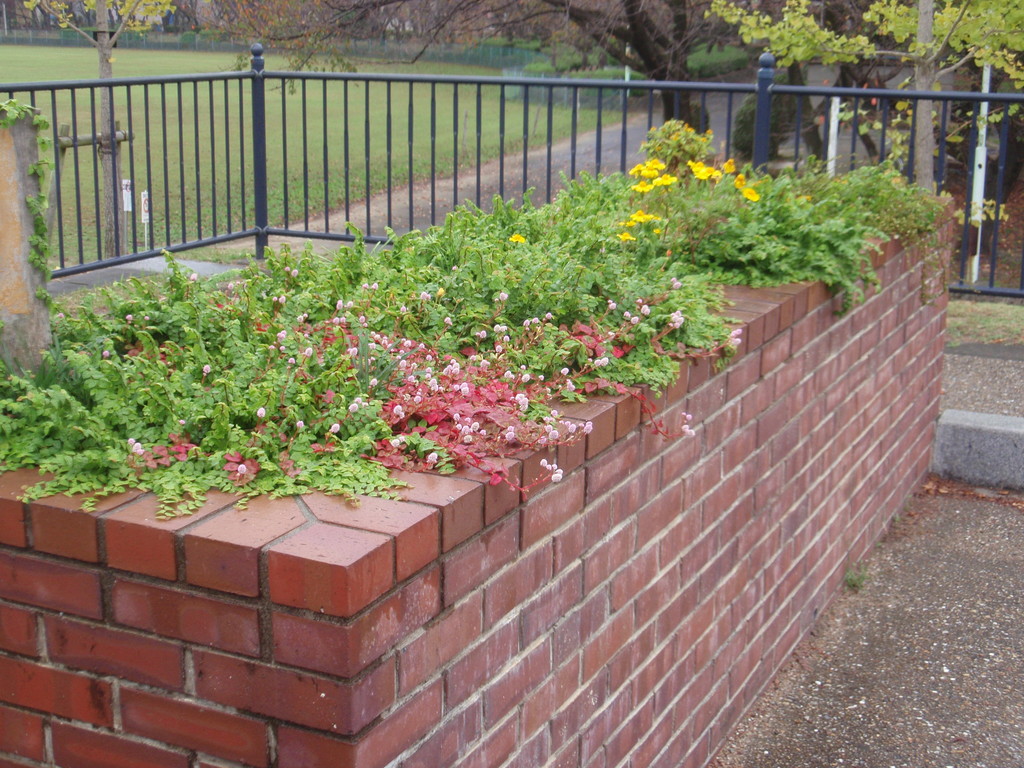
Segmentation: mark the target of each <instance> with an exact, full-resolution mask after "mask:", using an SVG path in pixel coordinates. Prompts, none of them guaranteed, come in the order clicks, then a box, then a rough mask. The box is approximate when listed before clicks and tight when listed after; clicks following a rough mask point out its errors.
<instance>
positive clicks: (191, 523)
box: [0, 130, 951, 768]
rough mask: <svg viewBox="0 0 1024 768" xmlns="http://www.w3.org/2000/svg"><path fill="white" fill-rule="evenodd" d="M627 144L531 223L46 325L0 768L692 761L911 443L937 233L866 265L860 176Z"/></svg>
mask: <svg viewBox="0 0 1024 768" xmlns="http://www.w3.org/2000/svg"><path fill="white" fill-rule="evenodd" d="M654 139H659V140H661V141H662V145H661V147H660V149H659V153H660V154H661V155H662V157H663V158H664V159H663V160H656V161H655V160H652V161H650V162H648V163H644V164H641V165H639V166H637V168H635V169H634V173H633V177H632V178H612V179H610V180H590V181H584V182H582V183H581V184H580V185H577V186H576V187H574V188H573V189H572V190H571V191H570V192H569V193H568V194H567V195H565V196H564V197H562V198H560V199H559V201H557V202H556V203H555V204H554V206H553V207H551V208H542V209H533V208H530V207H529V206H526V207H525V208H524V209H522V210H517V209H512V208H509V207H505V206H501V205H499V206H498V210H497V212H496V213H495V214H493V217H490V218H486V224H485V223H484V218H483V217H481V216H480V215H479V214H477V213H475V212H473V211H463V212H461V213H459V214H456V215H454V216H453V217H452V218H450V219H449V221H448V223H447V225H446V227H445V228H443V229H441V230H436V231H432V232H429V233H425V234H422V235H420V234H414V235H411V236H408V237H406V238H401V239H399V240H398V241H397V242H396V243H395V247H394V248H393V249H392V250H388V251H378V252H374V253H367V252H366V251H365V250H364V249H362V248H361V247H359V246H357V248H356V249H355V251H354V252H352V254H354V255H350V257H349V258H345V257H340V258H338V259H335V260H334V261H332V262H317V261H316V260H315V259H314V258H313V257H312V256H311V255H310V254H308V253H305V254H299V255H294V254H289V253H284V254H281V255H279V256H278V257H275V258H274V259H271V260H270V261H269V269H267V270H262V269H253V270H251V271H250V272H248V273H246V274H245V275H243V276H241V277H239V278H238V279H237V280H236V281H235V282H234V283H233V284H232V285H230V286H226V287H223V288H221V287H215V286H210V285H204V284H203V283H202V282H200V281H198V280H194V279H192V277H191V276H190V275H187V274H185V273H182V272H180V271H173V272H172V275H171V277H170V279H169V282H168V284H167V288H166V290H167V293H166V294H163V293H159V292H157V291H156V290H154V291H153V292H152V293H151V294H150V295H146V292H145V290H143V291H141V292H139V291H135V292H131V293H129V294H127V295H126V296H125V295H114V294H111V295H110V296H108V297H107V300H106V301H107V306H106V307H104V311H103V312H84V313H81V314H77V315H72V314H70V313H68V314H66V315H65V316H64V317H62V318H59V319H58V322H57V331H58V333H57V336H58V338H59V339H61V343H62V344H64V345H65V346H64V348H63V353H62V354H58V355H53V356H52V357H51V364H50V367H49V368H46V369H44V370H43V371H41V372H40V373H39V374H38V375H37V376H36V378H35V380H34V381H28V380H27V379H18V378H14V377H12V378H10V379H8V381H7V382H6V385H5V386H6V387H7V393H6V397H7V398H8V399H7V400H6V401H5V405H4V406H3V408H4V410H3V413H2V414H0V415H2V416H3V419H2V420H0V436H2V437H0V451H2V455H3V457H4V460H5V461H7V462H8V466H9V467H14V466H20V467H22V468H21V469H17V470H16V471H11V472H7V473H6V474H3V475H0V756H5V759H6V756H11V759H14V758H17V759H18V760H19V761H29V762H28V764H43V763H45V764H51V765H61V766H86V767H88V766H97V767H98V766H104V768H109V767H110V766H119V765H124V766H137V765H140V764H143V765H154V766H163V765H174V766H183V767H184V766H186V765H196V764H199V765H204V766H205V765H209V766H213V765H218V766H223V765H255V766H277V767H279V768H283V767H286V766H287V767H291V766H318V765H324V766H332V768H333V767H334V766H359V768H364V767H366V766H373V767H375V768H380V767H381V766H385V765H399V764H401V765H405V766H417V765H422V766H437V765H466V766H469V765H487V766H490V765H501V764H504V763H505V762H506V761H507V760H509V759H510V758H512V757H513V756H515V760H516V761H518V763H520V764H525V765H540V764H545V763H547V762H548V761H551V762H553V763H556V764H561V765H579V766H592V765H604V764H606V765H613V764H619V763H620V762H621V761H622V760H624V759H626V757H629V758H630V759H631V760H632V761H633V762H634V763H636V764H642V765H655V764H659V765H673V766H674V765H680V764H692V765H700V764H703V763H704V762H706V761H707V759H708V758H709V756H710V755H711V753H712V752H713V750H714V747H715V745H716V744H717V743H719V741H720V740H721V738H722V737H723V735H724V733H725V731H726V730H727V729H728V727H729V726H730V725H731V724H732V723H734V722H735V720H736V718H737V717H738V716H739V714H740V713H741V712H742V711H743V709H745V708H746V706H748V705H749V703H750V702H751V701H752V700H753V698H754V696H756V694H757V692H758V691H759V690H760V689H761V688H762V687H763V686H764V684H765V683H766V682H767V680H768V679H769V678H770V676H771V674H772V673H773V672H774V670H776V669H777V668H778V666H779V664H781V662H782V660H783V659H784V657H785V655H786V653H788V651H789V650H790V649H791V648H792V647H793V645H794V644H795V642H796V641H797V640H798V639H799V637H800V636H801V635H802V634H803V633H804V632H805V631H806V629H807V628H808V627H809V626H810V624H811V622H812V621H813V617H814V615H816V613H817V611H818V610H819V609H820V608H821V607H823V605H824V604H825V603H826V602H827V600H828V598H829V596H830V595H831V594H832V593H833V592H834V590H835V589H836V588H837V587H838V585H839V583H840V582H841V578H842V574H843V572H844V570H845V568H846V566H847V565H848V564H849V563H851V562H855V561H856V560H858V559H859V558H860V557H861V556H862V555H863V554H864V553H865V552H866V550H867V548H868V547H869V546H870V545H871V543H872V542H873V541H874V540H875V539H876V538H877V537H878V535H879V534H880V533H881V531H882V530H883V528H884V526H885V524H886V521H887V519H888V517H889V516H890V515H892V514H893V513H894V512H895V511H897V510H898V509H899V505H900V503H901V502H902V500H903V499H904V498H905V497H906V495H907V494H908V493H909V492H910V491H911V490H912V489H913V487H914V486H915V484H916V483H917V482H918V480H919V479H920V477H921V476H922V475H923V473H924V472H925V470H926V467H927V466H928V457H929V452H930V446H931V437H932V433H933V430H934V423H935V420H936V418H937V413H938V411H937V408H938V395H939V375H940V372H941V350H942V335H943V328H944V323H943V312H942V307H943V302H944V300H945V299H944V297H943V296H942V295H941V293H939V294H938V298H937V299H936V300H935V301H934V302H933V303H930V304H929V303H928V302H926V301H923V300H922V295H923V294H924V295H930V294H931V293H932V289H933V288H934V286H933V285H931V283H930V282H929V279H931V280H932V281H934V280H935V279H940V278H941V275H939V274H932V272H933V271H934V270H931V269H930V268H929V267H928V265H929V264H933V263H934V260H935V258H938V257H940V256H941V255H942V254H943V253H944V251H945V250H946V249H947V248H948V247H949V242H950V240H949V238H950V236H951V234H950V232H949V231H944V233H943V234H942V236H941V237H936V238H933V240H932V241H931V242H930V243H929V244H928V245H927V246H925V245H921V246H917V247H915V248H914V249H909V250H906V251H904V250H903V249H902V247H901V246H899V245H898V243H897V244H894V243H893V242H890V243H889V244H888V245H887V246H886V248H885V249H884V250H882V251H879V252H878V253H877V254H875V256H874V265H872V263H871V261H870V258H869V256H868V254H867V252H866V251H865V250H864V247H863V236H865V235H867V234H869V233H870V232H871V231H872V228H871V227H870V222H869V221H859V222H853V223H851V222H849V221H846V220H844V221H838V222H837V221H836V216H835V214H836V211H837V210H838V209H842V208H843V207H844V206H845V205H846V204H847V203H850V202H851V201H853V200H855V199H858V198H860V197H861V196H862V194H863V192H864V186H863V185H865V184H869V182H867V181H865V179H864V177H857V176H852V177H848V179H846V180H843V181H842V182H840V184H839V185H838V186H828V185H829V184H830V183H826V182H825V181H823V180H821V179H819V178H817V177H814V176H810V177H807V178H805V179H797V178H795V177H792V178H791V177H783V178H781V179H776V180H769V179H753V178H752V177H750V176H749V174H748V173H738V172H737V169H735V168H734V167H730V166H731V164H729V163H725V164H722V165H720V166H719V165H715V164H710V162H709V160H708V158H706V157H704V158H703V159H699V158H700V157H701V155H700V153H699V152H698V153H696V154H695V153H694V151H693V148H692V146H691V145H697V146H698V148H699V146H700V145H701V142H702V141H704V140H703V139H702V138H701V137H699V136H697V135H695V134H693V132H692V131H690V132H686V131H683V130H679V131H674V130H669V131H667V132H665V133H664V135H661V136H655V137H653V138H652V141H653V140H654ZM687 174H688V175H687ZM684 176H685V178H686V179H687V180H688V181H687V185H688V191H687V193H686V194H677V193H676V192H675V191H674V190H675V189H676V186H675V185H676V184H677V183H678V182H679V180H680V178H681V177H684ZM879 179H882V180H883V181H884V184H883V186H882V187H881V188H879V187H878V183H879ZM655 182H657V183H655ZM886 184H888V185H889V186H885V185H886ZM701 185H703V186H701ZM871 185H873V186H871ZM869 186H871V188H872V189H875V190H876V191H878V190H879V189H881V191H880V192H879V194H876V195H874V196H873V197H872V198H871V202H872V204H875V205H878V204H879V201H880V200H881V201H882V206H881V208H880V209H879V212H878V216H884V215H887V214H889V213H891V212H892V211H893V210H900V207H899V206H900V204H901V202H902V203H906V205H909V206H910V207H909V208H906V209H904V210H907V211H910V212H911V213H912V212H914V211H918V212H921V210H923V209H920V208H917V207H915V205H916V204H915V203H914V202H913V200H914V199H915V198H914V196H913V195H909V194H906V193H905V191H904V190H902V189H901V188H900V187H899V186H898V185H895V184H893V182H892V177H889V176H885V175H881V176H879V177H878V178H875V179H874V180H873V181H870V184H869ZM826 187H828V190H830V191H827V190H826ZM837 190H838V191H837ZM887 190H888V191H887ZM883 193H884V194H883ZM637 195H640V196H649V195H657V196H658V197H644V198H643V199H644V204H643V207H641V206H640V205H638V199H637V197H636V196H637ZM805 198H809V199H805ZM907 201H910V202H907ZM762 204H764V205H762ZM737 206H739V207H737ZM754 206H760V207H759V208H755V207H754ZM726 211H729V212H731V217H729V218H727V219H726V218H723V216H724V212H726ZM925 213H927V211H925ZM612 214H614V215H612ZM855 235H856V236H857V237H854V236H855ZM787 237H788V238H790V239H789V240H787V239H786V238H787ZM787 243H788V245H787ZM833 247H834V248H835V251H836V252H835V253H834V254H833V256H834V258H832V259H831V260H829V259H828V258H826V256H827V254H826V251H827V250H828V249H829V248H833ZM712 253H717V254H718V257H717V258H718V261H717V262H716V263H717V266H715V265H713V264H712V263H711V262H710V261H709V259H710V258H711V254H712ZM872 266H875V267H878V272H877V277H876V275H875V272H874V270H873V269H872ZM453 267H454V269H453ZM704 271H712V272H714V276H715V278H716V281H723V280H725V281H727V280H728V279H729V275H733V276H734V277H735V276H739V277H736V279H742V280H745V281H746V282H753V283H762V284H763V283H771V284H773V287H770V288H750V287H742V286H730V287H727V288H726V289H725V291H724V293H723V292H722V291H721V289H717V288H714V287H713V286H712V285H711V281H710V280H709V279H708V278H707V277H706V276H703V275H702V274H701V273H702V272H704ZM317 273H318V274H317ZM809 274H820V276H821V278H822V279H823V280H824V281H825V282H785V281H786V280H787V279H789V280H795V279H805V278H806V277H807V276H808V275H809ZM310 275H315V279H312V278H310ZM384 275H387V276H388V278H389V279H388V280H387V281H385V280H383V279H381V278H382V276H384ZM779 283H782V284H779ZM865 285H866V288H865ZM830 289H831V290H836V289H841V291H842V292H841V293H840V295H838V296H836V297H835V298H833V297H832V295H831V290H830ZM860 298H864V299H866V300H865V301H863V303H858V301H857V300H858V299H860ZM726 302H728V307H727V308H725V309H723V306H724V304H725V303H726ZM413 307H415V311H413ZM840 310H847V311H846V312H845V314H843V315H841V316H839V315H837V311H840ZM722 312H725V313H727V314H728V315H729V317H730V318H732V325H729V324H727V323H726V322H725V321H724V320H723V319H722V317H721V315H722ZM215 350H219V352H215ZM722 357H728V358H732V359H731V361H730V363H729V365H728V366H726V367H724V368H721V366H720V365H718V364H717V362H716V361H718V360H720V359H721V358H722ZM12 392H13V395H12ZM125 393H129V394H130V396H127V395H125ZM140 394H141V395H142V396H139V395H140ZM556 396H557V397H558V398H559V399H558V402H557V403H555V404H553V405H552V402H551V398H553V397H556ZM417 398H418V399H417ZM467 403H468V404H469V405H470V406H471V407H470V408H469V409H468V410H467V407H466V406H467ZM651 406H656V407H657V416H656V417H655V416H653V415H652V414H653V411H654V408H653V407H651ZM552 408H555V409H556V410H557V414H556V413H553V412H552V410H551V409H552ZM655 418H656V419H657V423H656V424H655V423H654V419H655ZM25 424H32V425H34V429H29V430H21V427H22V426H24V425H25ZM652 427H653V428H652ZM25 435H28V438H27V439H26V438H25V437H24V436H25ZM37 466H39V467H42V468H43V469H45V470H48V471H50V472H53V473H55V475H54V476H53V477H52V478H50V479H48V480H46V481H45V483H44V484H43V485H38V484H37V482H38V480H39V476H38V474H37V472H36V469H35V467H37ZM410 470H417V471H416V472H412V471H410ZM424 470H426V471H424ZM396 481H397V483H398V485H397V486H396V485H395V483H396ZM403 483H404V485H402V484H403ZM140 487H141V489H140ZM211 489H212V490H211ZM57 490H60V491H68V492H72V491H78V490H82V491H88V492H90V493H89V494H86V495H79V496H75V497H67V496H61V495H57V496H53V495H50V496H46V495H45V494H47V493H53V492H54V491H57ZM96 491H100V493H99V494H98V495H97V494H96V493H95V492H96ZM324 491H330V492H339V491H340V492H345V493H347V494H348V495H349V497H352V496H355V497H356V498H357V500H358V503H352V502H351V501H350V500H346V498H345V497H343V496H330V495H326V494H325V493H324ZM366 492H375V493H377V492H384V494H385V495H384V496H367V495H365V493H366ZM84 507H88V508H89V509H88V510H87V509H84ZM182 511H186V512H188V513H189V514H187V515H182V514H177V513H180V512H182ZM161 514H162V515H163V516H164V517H165V518H167V519H164V520H160V519H158V516H160V515H161ZM8 724H9V725H8Z"/></svg>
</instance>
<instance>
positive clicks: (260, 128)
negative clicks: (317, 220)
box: [249, 43, 269, 259]
mask: <svg viewBox="0 0 1024 768" xmlns="http://www.w3.org/2000/svg"><path fill="white" fill-rule="evenodd" d="M249 51H250V53H251V54H252V73H253V77H252V175H253V179H252V181H253V202H254V204H255V208H256V210H255V217H256V221H255V225H256V258H258V259H262V258H263V254H264V251H265V250H266V248H267V245H268V244H269V237H268V235H267V226H268V224H267V110H266V94H265V92H264V88H263V86H264V82H263V67H264V61H263V46H262V45H261V44H260V43H254V44H253V46H252V48H250V49H249Z"/></svg>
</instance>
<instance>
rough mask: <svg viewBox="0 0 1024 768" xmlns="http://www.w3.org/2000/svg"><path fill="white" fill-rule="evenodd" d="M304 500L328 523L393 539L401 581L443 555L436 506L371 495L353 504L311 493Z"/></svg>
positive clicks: (344, 500) (397, 573)
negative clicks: (440, 554)
mask: <svg viewBox="0 0 1024 768" xmlns="http://www.w3.org/2000/svg"><path fill="white" fill-rule="evenodd" d="M302 500H303V501H304V502H305V503H306V506H308V507H309V509H310V511H311V512H312V513H313V514H314V515H316V517H317V518H318V519H319V520H322V521H323V522H325V523H333V524H335V525H344V526H347V527H349V528H360V529H362V530H364V531H371V532H374V533H382V534H385V535H387V536H391V537H393V538H394V540H395V566H396V576H397V578H398V580H399V581H404V580H405V579H407V578H409V577H410V576H411V575H412V574H414V573H416V571H419V570H420V569H422V568H425V567H426V566H427V565H429V564H430V563H432V562H434V561H435V560H436V559H437V556H438V554H439V553H440V547H441V539H440V535H441V518H440V514H439V512H438V511H437V509H436V508H435V507H428V506H426V505H424V504H412V503H410V502H407V501H392V500H391V499H377V498H373V497H370V496H360V497H358V498H357V499H356V502H355V503H353V502H351V501H349V500H347V499H343V498H340V497H337V496H327V495H325V494H322V493H311V494H308V495H306V496H303V497H302Z"/></svg>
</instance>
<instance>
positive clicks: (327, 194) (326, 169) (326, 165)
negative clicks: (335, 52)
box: [320, 79, 331, 232]
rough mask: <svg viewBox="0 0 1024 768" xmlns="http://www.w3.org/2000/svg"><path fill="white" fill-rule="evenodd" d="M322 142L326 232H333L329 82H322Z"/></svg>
mask: <svg viewBox="0 0 1024 768" xmlns="http://www.w3.org/2000/svg"><path fill="white" fill-rule="evenodd" d="M320 128H321V130H320V141H321V142H323V171H322V172H323V176H324V232H330V231H331V178H330V161H329V159H328V144H329V143H330V142H329V140H328V136H327V80H326V79H324V80H321V81H320Z"/></svg>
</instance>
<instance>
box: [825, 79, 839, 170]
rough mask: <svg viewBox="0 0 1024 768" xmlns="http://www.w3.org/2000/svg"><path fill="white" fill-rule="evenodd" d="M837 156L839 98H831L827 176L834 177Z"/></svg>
mask: <svg viewBox="0 0 1024 768" xmlns="http://www.w3.org/2000/svg"><path fill="white" fill-rule="evenodd" d="M838 154H839V97H838V96H833V97H832V101H831V103H830V104H829V112H828V163H827V166H826V167H827V169H828V175H829V176H835V175H836V156H837V155H838Z"/></svg>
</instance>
